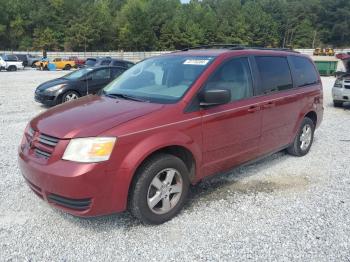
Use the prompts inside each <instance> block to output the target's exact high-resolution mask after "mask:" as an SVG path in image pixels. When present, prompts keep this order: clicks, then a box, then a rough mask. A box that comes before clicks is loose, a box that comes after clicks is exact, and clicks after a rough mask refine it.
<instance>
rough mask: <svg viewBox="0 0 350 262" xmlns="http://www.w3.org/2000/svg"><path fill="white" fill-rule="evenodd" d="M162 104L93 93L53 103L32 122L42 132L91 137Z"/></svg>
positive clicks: (152, 110) (72, 136)
mask: <svg viewBox="0 0 350 262" xmlns="http://www.w3.org/2000/svg"><path fill="white" fill-rule="evenodd" d="M162 107H163V105H160V104H152V103H146V102H138V101H131V100H123V99H120V100H119V99H114V98H109V97H105V96H97V95H95V96H92V95H90V96H85V97H83V98H80V99H78V100H75V101H72V102H67V103H64V104H62V105H59V106H55V107H53V108H51V109H49V110H47V111H46V112H44V113H42V114H40V115H39V116H37V117H35V118H34V119H33V120H32V121H31V123H30V125H31V127H32V128H33V129H35V130H38V131H39V132H41V133H44V134H46V135H50V136H53V137H57V138H60V139H68V138H74V137H90V136H97V135H99V134H101V133H102V132H104V131H106V130H108V129H111V128H113V127H115V126H117V125H120V124H122V123H125V122H127V121H130V120H132V119H135V118H138V117H141V116H144V115H147V114H149V113H151V112H154V111H156V110H160V109H161V108H162Z"/></svg>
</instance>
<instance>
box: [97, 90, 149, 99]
mask: <svg viewBox="0 0 350 262" xmlns="http://www.w3.org/2000/svg"><path fill="white" fill-rule="evenodd" d="M103 94H104V95H105V96H108V97H112V98H116V97H118V98H123V99H126V100H133V101H138V102H149V101H148V100H146V99H142V98H139V97H135V96H130V95H126V94H121V93H106V92H105V91H103Z"/></svg>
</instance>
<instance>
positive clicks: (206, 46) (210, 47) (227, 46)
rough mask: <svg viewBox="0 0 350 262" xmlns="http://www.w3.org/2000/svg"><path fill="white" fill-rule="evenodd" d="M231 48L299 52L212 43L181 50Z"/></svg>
mask: <svg viewBox="0 0 350 262" xmlns="http://www.w3.org/2000/svg"><path fill="white" fill-rule="evenodd" d="M213 48H217V49H220V48H222V49H229V50H246V49H254V50H269V51H285V52H293V53H299V52H298V51H295V50H293V49H291V48H272V47H259V46H246V45H241V44H210V45H200V46H194V47H188V48H185V49H182V50H181V51H189V50H195V49H213Z"/></svg>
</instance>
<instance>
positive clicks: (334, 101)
mask: <svg viewBox="0 0 350 262" xmlns="http://www.w3.org/2000/svg"><path fill="white" fill-rule="evenodd" d="M333 105H334V107H342V106H343V102H342V101H337V100H333Z"/></svg>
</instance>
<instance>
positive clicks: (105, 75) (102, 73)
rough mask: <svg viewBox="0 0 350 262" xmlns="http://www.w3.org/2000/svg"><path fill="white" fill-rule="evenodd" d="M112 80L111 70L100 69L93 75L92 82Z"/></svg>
mask: <svg viewBox="0 0 350 262" xmlns="http://www.w3.org/2000/svg"><path fill="white" fill-rule="evenodd" d="M109 78H110V70H109V68H104V69H99V70H96V71H95V72H93V73H92V80H103V79H109Z"/></svg>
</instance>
